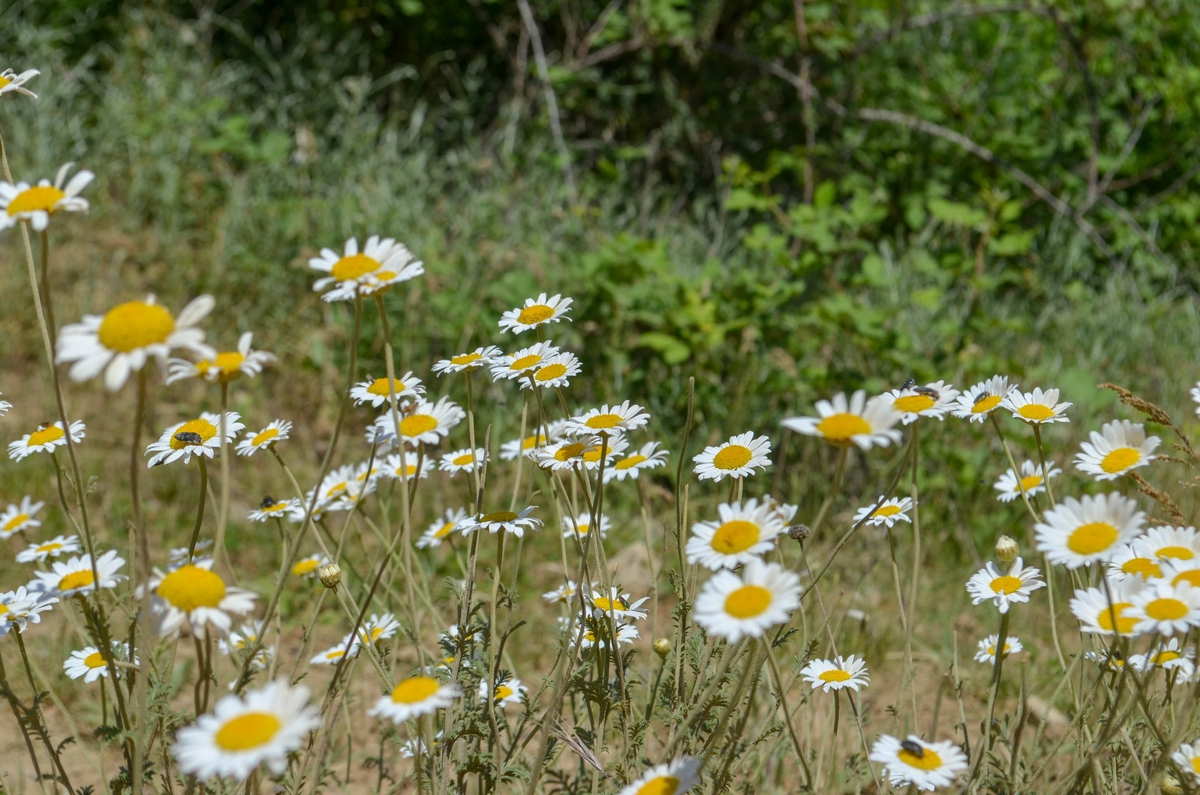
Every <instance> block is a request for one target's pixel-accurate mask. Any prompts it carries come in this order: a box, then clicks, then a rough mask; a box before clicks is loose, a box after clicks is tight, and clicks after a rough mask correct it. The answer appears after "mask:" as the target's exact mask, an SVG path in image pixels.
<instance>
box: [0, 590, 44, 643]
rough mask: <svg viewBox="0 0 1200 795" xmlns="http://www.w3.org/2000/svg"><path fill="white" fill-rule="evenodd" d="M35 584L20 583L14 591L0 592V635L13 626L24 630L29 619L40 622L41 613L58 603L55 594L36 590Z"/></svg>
mask: <svg viewBox="0 0 1200 795" xmlns="http://www.w3.org/2000/svg"><path fill="white" fill-rule="evenodd" d="M36 585H37V583H36V582H34V583H30V586H31V587H26V586H24V585H22V586H20V587H19V588H17V589H16V590H15V591H9V592H8V593H0V637H4V636H5V635H7V634H8V631H9V630H10V629H12V628H13V627H16V628H17V631H18V632H24V631H25V628H26V626H28V623H29V622H30V621H32V622H33V623H35V624H40V623H41V622H42V616H41V614H42V613H44V612H46V611H47V610H49V609H51V608H52V607H54V605H55V604H57V603H58V598H57V596H52V595H51V594H49V593H47V592H45V591H42V590H38V589H37V588H36Z"/></svg>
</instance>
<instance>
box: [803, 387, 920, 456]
mask: <svg viewBox="0 0 1200 795" xmlns="http://www.w3.org/2000/svg"><path fill="white" fill-rule="evenodd" d="M816 408H817V416H816V417H791V418H789V419H786V420H784V421H783V423H782V424H783V427H785V428H789V429H790V430H793V431H795V432H796V433H802V434H804V435H805V436H820V437H821V438H822V439H824V440H825V441H827V442H829V443H830V444H833V445H837V446H838V447H849V446H850V445H857V446H858V447H860V448H862V449H863V450H870V449H871V448H872V447H874V446H875V445H878V446H880V447H887V446H888V445H889V444H892V443H893V442H898V441H900V436H901V434H900V431H897V430H894V428H893V426H894V425H895V424H896V423H897V422H899V421H900V416H901V415H900V412H898V411H895V410H894V409H892V407H891V404H890V401H889V400H888V399H886V398H883V397H874V398H871V399H870V400H867V393H866V392H864V391H862V390H861V389H860V390H859V391H857V392H855V393H854V394H853V395H851V397H850V400H846V393H844V392H839V393H838V394H836V395H834V396H833V400H832V401H829V400H818V401H817V406H816Z"/></svg>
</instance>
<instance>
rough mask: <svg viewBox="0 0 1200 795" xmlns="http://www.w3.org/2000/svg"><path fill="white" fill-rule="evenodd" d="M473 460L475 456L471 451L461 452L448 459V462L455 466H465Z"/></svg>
mask: <svg viewBox="0 0 1200 795" xmlns="http://www.w3.org/2000/svg"><path fill="white" fill-rule="evenodd" d="M474 460H475V456H474V455H472V454H471V453H463V454H462V455H456V456H455V457H454V458H452V459H450V463H451V464H454V466H456V467H465V466H466V465H467V464H469V463H471V462H472V461H474Z"/></svg>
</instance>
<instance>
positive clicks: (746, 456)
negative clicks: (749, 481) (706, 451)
mask: <svg viewBox="0 0 1200 795" xmlns="http://www.w3.org/2000/svg"><path fill="white" fill-rule="evenodd" d="M751 457H752V453H751V452H750V448H749V447H742V446H741V445H740V444H731V445H729V446H728V447H724V448H722V449H721V451H720V452H718V453H717V454H716V455H714V456H713V466H715V467H716V468H717V469H723V470H725V471H726V472H729V471H732V470H734V469H740V468H741V467H744V466H746V464H749V463H750V458H751Z"/></svg>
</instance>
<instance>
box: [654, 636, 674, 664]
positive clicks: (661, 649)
mask: <svg viewBox="0 0 1200 795" xmlns="http://www.w3.org/2000/svg"><path fill="white" fill-rule="evenodd" d="M670 651H671V641H669V640H667V639H666V638H659V639H658V640H656V641H654V653H655V654H657V655H658V656H659V657H662V658H663V659H666V656H667V654H668V653H669V652H670Z"/></svg>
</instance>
